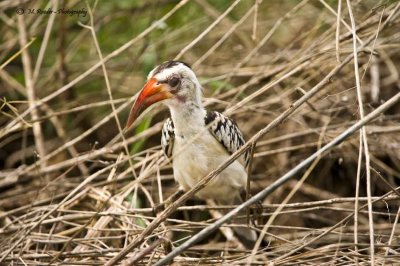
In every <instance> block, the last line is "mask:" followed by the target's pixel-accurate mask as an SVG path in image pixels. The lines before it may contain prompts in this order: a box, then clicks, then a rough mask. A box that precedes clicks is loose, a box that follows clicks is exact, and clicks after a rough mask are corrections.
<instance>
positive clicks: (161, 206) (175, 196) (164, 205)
mask: <svg viewBox="0 0 400 266" xmlns="http://www.w3.org/2000/svg"><path fill="white" fill-rule="evenodd" d="M184 193H185V191H184V190H183V188H179V189H178V190H177V191H176V192H175V193H174V194H172V195H171V196H169V197H168V198H167V199H166V200H164V201H163V202H161V203H160V204H157V205H155V206H154V207H153V212H154V213H155V214H157V213H160V212H162V211H163V210H165V209H166V208H168V206H169V205H171V204H172V203H173V202H174V201H176V200H177V199H178V198H179V197H180V196H182V195H183V194H184Z"/></svg>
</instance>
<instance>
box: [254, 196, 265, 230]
mask: <svg viewBox="0 0 400 266" xmlns="http://www.w3.org/2000/svg"><path fill="white" fill-rule="evenodd" d="M255 205H256V208H254V209H253V221H252V222H253V224H254V225H255V226H257V224H259V225H262V224H264V217H263V216H262V214H263V211H264V208H263V206H262V202H261V200H258V201H257V202H256V204H255Z"/></svg>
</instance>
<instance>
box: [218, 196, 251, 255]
mask: <svg viewBox="0 0 400 266" xmlns="http://www.w3.org/2000/svg"><path fill="white" fill-rule="evenodd" d="M219 203H220V204H221V205H239V204H241V203H243V200H242V198H241V197H240V196H239V195H237V196H236V197H234V198H231V199H229V200H220V201H219ZM239 216H240V217H239ZM232 222H233V223H235V224H240V225H242V226H240V227H234V228H233V231H234V232H235V234H236V236H237V238H238V239H239V240H240V242H242V244H243V245H244V246H245V247H247V248H253V246H254V244H255V242H256V240H257V233H256V232H255V231H254V230H252V229H250V228H249V227H248V226H247V224H246V211H245V210H243V211H241V212H239V214H238V216H237V217H235V218H233V219H232Z"/></svg>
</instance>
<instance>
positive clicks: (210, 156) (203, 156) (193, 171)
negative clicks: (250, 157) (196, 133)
mask: <svg viewBox="0 0 400 266" xmlns="http://www.w3.org/2000/svg"><path fill="white" fill-rule="evenodd" d="M203 132H205V133H204V134H202V135H201V136H200V137H198V138H197V139H195V140H194V141H192V142H189V141H188V140H187V139H185V138H182V137H179V136H176V138H175V144H174V150H173V158H174V159H173V168H174V178H175V180H176V181H177V182H178V183H179V184H180V186H181V187H182V188H183V189H184V190H186V191H187V190H189V189H190V188H192V187H194V186H195V185H196V184H197V183H198V182H199V181H200V180H201V179H202V178H204V177H205V176H207V175H208V174H209V173H210V172H211V171H212V170H214V169H216V168H217V167H218V166H219V165H220V164H222V163H223V162H225V161H226V160H227V158H228V157H229V154H228V152H227V151H226V150H225V148H224V147H223V146H222V145H221V144H220V143H219V142H218V141H217V140H216V139H215V138H214V137H213V136H212V135H211V134H210V133H209V132H208V131H207V130H206V131H203ZM246 178H247V173H246V171H245V169H244V167H243V166H242V164H240V163H239V162H238V161H235V162H234V163H232V164H231V165H229V166H228V167H227V168H226V169H225V170H224V171H223V172H221V173H220V174H219V175H218V176H216V177H215V178H214V180H212V181H211V182H210V183H209V184H208V185H207V186H206V187H205V188H204V189H202V190H201V191H199V192H198V193H197V194H196V195H197V196H198V197H199V198H202V199H215V200H223V201H230V199H233V198H234V197H237V196H238V193H239V192H240V188H244V187H245V184H246Z"/></svg>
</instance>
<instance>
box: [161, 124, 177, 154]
mask: <svg viewBox="0 0 400 266" xmlns="http://www.w3.org/2000/svg"><path fill="white" fill-rule="evenodd" d="M161 134H162V136H161V146H162V149H163V151H164V153H165V155H166V156H167V157H168V158H171V156H172V149H173V148H174V139H175V127H174V122H172V119H171V118H168V119H167V120H166V121H165V123H164V126H163V129H162V133H161Z"/></svg>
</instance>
